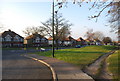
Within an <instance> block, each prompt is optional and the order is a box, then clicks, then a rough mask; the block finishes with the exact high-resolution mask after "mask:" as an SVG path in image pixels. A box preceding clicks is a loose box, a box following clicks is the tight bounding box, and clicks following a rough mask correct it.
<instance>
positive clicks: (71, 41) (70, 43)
mask: <svg viewBox="0 0 120 81" xmlns="http://www.w3.org/2000/svg"><path fill="white" fill-rule="evenodd" d="M64 45H65V46H75V45H76V40H75V39H74V38H72V37H71V36H69V37H67V38H66V39H65V40H64Z"/></svg>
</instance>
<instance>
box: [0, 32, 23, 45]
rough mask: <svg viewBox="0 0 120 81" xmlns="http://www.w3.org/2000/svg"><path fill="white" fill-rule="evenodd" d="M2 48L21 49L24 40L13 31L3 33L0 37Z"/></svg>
mask: <svg viewBox="0 0 120 81" xmlns="http://www.w3.org/2000/svg"><path fill="white" fill-rule="evenodd" d="M0 41H1V42H2V47H23V41H24V38H23V37H22V36H20V35H19V34H17V33H15V32H14V31H11V30H8V31H4V32H3V33H1V35H0Z"/></svg>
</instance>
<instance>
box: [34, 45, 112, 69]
mask: <svg viewBox="0 0 120 81" xmlns="http://www.w3.org/2000/svg"><path fill="white" fill-rule="evenodd" d="M113 48H114V46H87V47H83V48H73V49H61V50H56V51H55V58H57V59H59V60H63V61H66V62H68V63H72V64H75V65H77V66H79V67H80V68H83V67H84V66H86V65H88V64H89V63H92V62H93V61H94V60H95V59H96V58H98V57H99V56H101V55H103V53H106V52H109V51H110V50H112V49H113ZM36 54H38V55H41V56H48V57H52V51H47V52H36Z"/></svg>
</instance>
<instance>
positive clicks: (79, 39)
mask: <svg viewBox="0 0 120 81" xmlns="http://www.w3.org/2000/svg"><path fill="white" fill-rule="evenodd" d="M82 40H84V39H83V38H82V37H79V38H78V39H77V40H76V41H78V42H80V41H82Z"/></svg>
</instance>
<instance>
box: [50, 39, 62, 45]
mask: <svg viewBox="0 0 120 81" xmlns="http://www.w3.org/2000/svg"><path fill="white" fill-rule="evenodd" d="M48 44H49V46H52V44H53V38H52V37H49V38H48ZM54 44H55V45H56V41H55V40H54ZM60 45H61V41H60V40H58V46H60Z"/></svg>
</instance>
